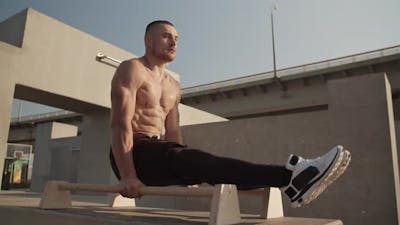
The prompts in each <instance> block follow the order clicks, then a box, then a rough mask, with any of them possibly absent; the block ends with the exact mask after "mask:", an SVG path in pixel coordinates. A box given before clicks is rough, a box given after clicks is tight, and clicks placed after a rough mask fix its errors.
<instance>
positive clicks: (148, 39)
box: [144, 34, 152, 48]
mask: <svg viewBox="0 0 400 225" xmlns="http://www.w3.org/2000/svg"><path fill="white" fill-rule="evenodd" d="M144 44H145V46H146V47H147V48H151V45H152V44H151V36H150V35H148V34H147V35H145V36H144Z"/></svg>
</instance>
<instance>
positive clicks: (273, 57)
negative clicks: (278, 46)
mask: <svg viewBox="0 0 400 225" xmlns="http://www.w3.org/2000/svg"><path fill="white" fill-rule="evenodd" d="M277 9H278V7H277V5H276V3H275V4H274V6H273V7H272V9H271V35H272V59H273V63H274V81H275V82H277V83H278V85H279V86H280V87H281V90H282V91H286V86H285V84H283V83H282V81H281V79H280V78H279V77H278V76H277V75H276V57H275V32H274V11H275V10H277Z"/></svg>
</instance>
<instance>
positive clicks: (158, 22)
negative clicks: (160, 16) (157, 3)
mask: <svg viewBox="0 0 400 225" xmlns="http://www.w3.org/2000/svg"><path fill="white" fill-rule="evenodd" d="M159 24H168V25H171V26H173V27H175V26H174V24H172V23H171V22H169V21H168V20H155V21H153V22H151V23H149V24H147V26H146V32H145V33H146V34H147V33H148V32H149V31H150V30H151V28H153V27H155V26H157V25H159Z"/></svg>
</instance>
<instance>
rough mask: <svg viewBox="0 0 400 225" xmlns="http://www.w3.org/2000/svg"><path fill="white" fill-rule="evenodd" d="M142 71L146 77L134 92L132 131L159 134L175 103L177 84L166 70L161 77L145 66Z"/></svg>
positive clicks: (177, 91)
mask: <svg viewBox="0 0 400 225" xmlns="http://www.w3.org/2000/svg"><path fill="white" fill-rule="evenodd" d="M143 73H144V74H143V75H144V76H145V77H146V79H144V82H143V84H142V85H141V86H140V88H139V89H138V90H137V93H136V104H135V113H134V116H133V119H132V128H133V132H134V133H142V134H146V135H149V136H154V135H156V136H159V135H160V134H161V132H162V130H163V127H164V123H165V119H166V117H167V115H168V113H169V111H170V110H171V109H172V108H173V107H174V106H175V104H176V101H177V98H178V94H179V86H178V85H177V82H176V81H175V80H174V79H173V78H172V77H171V76H170V75H169V74H167V72H164V74H162V77H161V79H160V78H159V77H158V76H157V75H155V74H153V73H152V71H150V70H148V69H147V68H144V70H143Z"/></svg>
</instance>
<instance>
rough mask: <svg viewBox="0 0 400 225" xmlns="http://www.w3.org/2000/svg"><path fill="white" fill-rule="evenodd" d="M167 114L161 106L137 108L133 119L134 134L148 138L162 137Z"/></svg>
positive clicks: (138, 106)
mask: <svg viewBox="0 0 400 225" xmlns="http://www.w3.org/2000/svg"><path fill="white" fill-rule="evenodd" d="M165 117H166V113H165V112H164V110H163V108H162V107H161V106H152V107H147V108H146V107H143V106H140V105H137V106H136V110H135V114H134V116H133V119H132V128H133V133H134V134H137V133H140V134H145V135H147V136H160V135H161V132H162V129H163V127H164V121H165Z"/></svg>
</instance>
